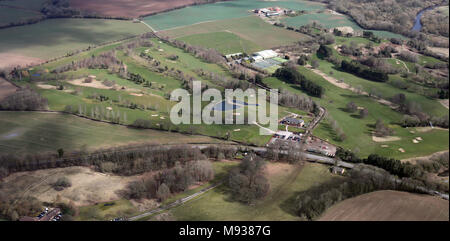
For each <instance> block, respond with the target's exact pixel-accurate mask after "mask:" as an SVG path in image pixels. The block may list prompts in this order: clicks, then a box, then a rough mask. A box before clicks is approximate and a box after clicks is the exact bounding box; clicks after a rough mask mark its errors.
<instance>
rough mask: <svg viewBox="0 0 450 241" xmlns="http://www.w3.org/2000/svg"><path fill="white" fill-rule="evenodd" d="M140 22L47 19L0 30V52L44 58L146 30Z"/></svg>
mask: <svg viewBox="0 0 450 241" xmlns="http://www.w3.org/2000/svg"><path fill="white" fill-rule="evenodd" d="M147 31H148V28H147V27H145V25H143V24H140V23H133V22H131V21H120V20H105V19H72V18H67V19H66V18H63V19H49V20H45V21H42V22H39V23H37V24H31V25H25V26H19V27H13V28H6V29H1V30H0V52H11V53H17V54H21V55H25V56H30V57H36V58H42V59H48V58H54V57H59V56H63V55H65V54H67V53H68V52H72V51H75V50H81V49H85V48H87V47H89V46H94V45H98V44H101V43H105V42H108V41H113V40H119V39H123V38H126V37H130V36H134V35H138V34H141V33H144V32H147Z"/></svg>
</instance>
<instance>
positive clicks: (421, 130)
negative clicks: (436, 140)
mask: <svg viewBox="0 0 450 241" xmlns="http://www.w3.org/2000/svg"><path fill="white" fill-rule="evenodd" d="M432 130H442V131H448V129H445V128H442V127H433V128H431V127H430V126H426V127H416V131H417V132H420V133H423V132H429V131H432Z"/></svg>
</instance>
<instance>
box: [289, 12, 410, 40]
mask: <svg viewBox="0 0 450 241" xmlns="http://www.w3.org/2000/svg"><path fill="white" fill-rule="evenodd" d="M283 20H284V23H285V24H286V25H287V26H293V27H300V26H302V25H306V24H309V23H312V22H317V23H318V24H320V25H322V26H323V27H326V28H336V27H344V26H348V27H351V28H353V30H354V31H359V32H362V31H363V30H364V31H365V29H362V28H361V27H360V26H359V25H358V24H357V23H356V22H354V21H353V20H352V19H351V18H350V17H348V16H346V15H336V14H331V13H328V12H324V13H310V14H302V15H299V16H296V17H291V18H285V19H283ZM370 31H372V32H373V33H374V34H375V35H377V36H379V37H382V38H401V39H405V37H403V36H402V35H400V34H395V33H392V32H388V31H379V30H370Z"/></svg>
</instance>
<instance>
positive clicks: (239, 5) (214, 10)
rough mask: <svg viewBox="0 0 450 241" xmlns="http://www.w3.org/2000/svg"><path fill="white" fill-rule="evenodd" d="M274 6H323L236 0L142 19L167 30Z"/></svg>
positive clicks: (246, 13) (157, 27)
mask: <svg viewBox="0 0 450 241" xmlns="http://www.w3.org/2000/svg"><path fill="white" fill-rule="evenodd" d="M274 6H279V7H284V8H289V9H294V10H306V11H313V10H320V9H323V8H324V5H323V4H320V3H314V2H308V1H300V0H294V1H292V0H284V1H277V2H276V3H273V2H272V1H260V0H237V1H227V2H217V3H214V4H204V5H197V6H191V7H186V8H182V9H177V10H174V11H170V12H166V13H160V14H157V15H152V16H148V17H146V18H144V21H145V22H146V23H148V24H150V25H151V26H152V27H153V28H155V29H156V30H167V29H171V28H175V27H180V26H187V25H192V24H197V23H201V22H212V21H217V20H227V19H232V18H240V17H245V16H249V15H252V14H253V13H251V12H250V11H249V10H252V9H259V8H264V7H274Z"/></svg>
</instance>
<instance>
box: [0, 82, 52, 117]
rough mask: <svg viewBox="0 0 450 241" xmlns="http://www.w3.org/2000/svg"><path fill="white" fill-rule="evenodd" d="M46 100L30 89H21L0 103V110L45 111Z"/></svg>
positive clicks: (46, 106)
mask: <svg viewBox="0 0 450 241" xmlns="http://www.w3.org/2000/svg"><path fill="white" fill-rule="evenodd" d="M47 109H48V100H47V99H46V98H44V97H42V96H41V95H40V94H39V93H37V92H36V91H35V90H33V89H31V88H27V87H26V88H22V89H19V90H17V91H16V92H14V93H13V94H11V95H9V96H7V97H6V98H5V99H3V100H2V101H0V110H20V111H24V110H26V111H29V110H47Z"/></svg>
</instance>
